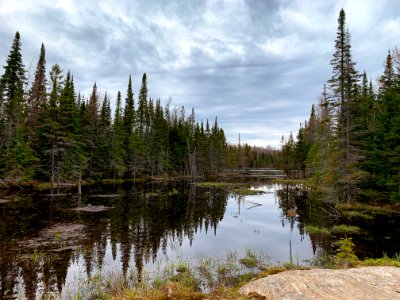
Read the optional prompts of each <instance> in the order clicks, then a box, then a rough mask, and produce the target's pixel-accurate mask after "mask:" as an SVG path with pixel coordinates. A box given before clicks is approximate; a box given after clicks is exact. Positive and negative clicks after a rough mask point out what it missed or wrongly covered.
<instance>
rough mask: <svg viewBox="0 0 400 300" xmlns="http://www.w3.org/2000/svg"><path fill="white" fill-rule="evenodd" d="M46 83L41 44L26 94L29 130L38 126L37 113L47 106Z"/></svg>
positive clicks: (44, 54) (44, 59) (44, 52)
mask: <svg viewBox="0 0 400 300" xmlns="http://www.w3.org/2000/svg"><path fill="white" fill-rule="evenodd" d="M46 84H47V80H46V51H45V48H44V45H43V44H42V46H41V48H40V55H39V60H38V63H37V66H36V71H35V80H34V82H33V84H32V87H31V89H30V91H29V95H28V109H29V116H28V126H29V128H30V129H31V130H34V129H35V128H36V127H37V126H38V124H37V120H38V118H39V115H40V114H41V113H43V111H44V110H45V108H46V106H47V92H46Z"/></svg>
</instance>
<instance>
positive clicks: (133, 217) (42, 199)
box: [0, 180, 400, 299]
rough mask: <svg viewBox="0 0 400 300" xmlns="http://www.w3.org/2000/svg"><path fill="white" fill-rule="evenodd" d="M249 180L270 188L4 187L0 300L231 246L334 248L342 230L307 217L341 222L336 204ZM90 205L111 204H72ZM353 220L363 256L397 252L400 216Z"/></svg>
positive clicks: (69, 289)
mask: <svg viewBox="0 0 400 300" xmlns="http://www.w3.org/2000/svg"><path fill="white" fill-rule="evenodd" d="M249 186H253V188H255V189H257V190H263V191H264V192H265V193H263V194H260V195H252V196H238V195H235V194H233V193H231V192H228V191H225V190H221V189H212V188H200V187H195V186H194V185H192V184H190V183H188V182H180V183H174V184H162V183H140V184H139V183H130V184H124V185H118V186H91V187H86V188H84V190H83V195H82V198H78V197H77V196H76V194H74V193H75V192H76V191H75V190H73V189H61V190H57V191H52V192H45V193H43V192H41V193H27V192H17V193H15V192H14V193H10V192H7V193H6V192H4V193H3V195H1V196H0V198H1V199H7V200H10V201H9V202H4V201H3V202H4V203H0V298H29V299H35V298H38V297H40V296H42V295H55V296H56V297H62V298H66V297H68V296H69V295H72V294H73V293H74V291H75V290H76V289H77V286H78V285H79V284H80V283H81V282H85V281H87V279H88V278H91V277H93V276H96V275H97V274H99V273H100V272H101V273H102V274H105V273H113V272H114V273H123V274H128V275H129V274H133V273H135V274H137V275H138V277H140V276H141V275H142V274H143V273H145V272H148V271H149V270H152V269H154V268H157V266H159V265H160V264H167V263H168V262H171V261H179V260H191V261H195V260H197V259H199V257H211V258H218V257H223V256H224V255H226V253H227V251H230V252H232V251H234V252H236V253H237V256H238V257H243V256H244V254H245V252H246V250H247V249H251V250H253V251H254V252H255V253H264V254H266V255H268V256H269V257H270V261H271V263H275V262H280V263H284V262H289V261H292V262H293V263H305V261H306V260H310V259H313V258H314V257H315V256H319V255H323V254H324V253H326V252H328V253H331V252H332V251H333V247H332V245H333V242H334V239H335V238H338V237H335V236H330V237H318V236H310V235H309V234H307V232H306V231H305V225H307V224H313V225H321V226H326V227H331V226H332V224H333V223H334V222H338V221H337V220H334V219H332V217H331V216H330V215H329V214H327V213H326V212H327V210H328V209H329V208H327V207H325V206H323V205H322V204H320V203H319V204H315V203H314V202H312V201H311V200H310V199H308V198H307V197H306V195H305V194H304V192H303V191H302V190H301V189H300V188H299V187H296V186H288V185H287V186H283V185H278V184H271V183H269V182H268V180H257V183H253V184H251V183H249ZM87 205H91V206H98V205H105V206H110V207H113V208H112V209H110V210H107V211H101V212H85V211H74V210H71V209H72V208H77V207H82V206H87ZM346 221H347V222H348V223H351V224H357V225H358V226H360V227H361V228H362V229H363V234H362V235H358V236H356V237H354V241H355V242H356V245H357V249H358V250H357V251H358V253H357V254H358V255H359V256H360V257H365V256H369V257H374V256H381V255H382V253H383V252H386V253H388V254H393V253H396V252H399V245H400V240H399V236H400V234H399V233H400V232H399V229H398V227H399V226H398V225H399V223H400V218H399V216H398V214H393V215H376V216H374V218H373V219H372V220H371V219H368V220H364V219H357V218H353V219H348V220H346ZM55 226H59V227H55ZM63 226H64V228H67V229H68V230H66V232H62V228H63ZM68 226H72V227H68ZM74 226H75V227H74ZM54 228H56V229H54ZM57 228H61V229H60V232H58V231H57V230H58V229H57Z"/></svg>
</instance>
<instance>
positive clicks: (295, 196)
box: [276, 184, 331, 255]
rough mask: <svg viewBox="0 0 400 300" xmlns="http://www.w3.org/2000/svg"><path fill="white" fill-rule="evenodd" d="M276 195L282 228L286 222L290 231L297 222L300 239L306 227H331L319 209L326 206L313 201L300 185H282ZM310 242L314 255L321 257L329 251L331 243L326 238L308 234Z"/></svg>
mask: <svg viewBox="0 0 400 300" xmlns="http://www.w3.org/2000/svg"><path fill="white" fill-rule="evenodd" d="M276 195H277V199H278V204H279V207H280V208H281V209H282V214H281V222H282V226H285V223H286V222H288V223H289V225H290V230H291V231H292V230H293V228H294V224H295V223H296V222H297V226H298V230H299V233H300V235H301V236H302V237H303V236H304V234H305V227H306V225H315V226H320V227H331V220H329V217H328V216H326V214H324V213H323V212H324V210H322V209H321V208H322V207H325V206H326V205H325V204H324V203H323V202H322V201H313V199H311V197H309V195H308V194H307V191H306V190H305V189H304V188H303V187H302V186H301V185H290V184H286V185H282V186H281V188H278V189H277V190H276ZM310 240H311V244H312V248H313V252H314V255H322V254H321V253H326V251H330V250H331V249H330V248H331V247H330V245H331V242H330V240H329V239H328V238H327V237H324V236H321V235H314V234H310Z"/></svg>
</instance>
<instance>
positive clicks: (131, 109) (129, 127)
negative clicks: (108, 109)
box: [124, 75, 135, 138]
mask: <svg viewBox="0 0 400 300" xmlns="http://www.w3.org/2000/svg"><path fill="white" fill-rule="evenodd" d="M124 127H125V133H126V137H127V138H129V137H130V135H131V134H132V132H133V130H134V127H135V102H134V99H133V91H132V78H131V76H130V75H129V82H128V90H127V93H126V100H125V110H124Z"/></svg>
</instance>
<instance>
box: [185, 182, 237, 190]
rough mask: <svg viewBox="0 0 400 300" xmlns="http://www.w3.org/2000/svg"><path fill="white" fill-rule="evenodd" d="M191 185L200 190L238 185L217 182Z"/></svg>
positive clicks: (235, 185)
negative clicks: (200, 188)
mask: <svg viewBox="0 0 400 300" xmlns="http://www.w3.org/2000/svg"><path fill="white" fill-rule="evenodd" d="M193 185H195V186H197V187H202V188H222V189H226V188H235V187H238V184H234V183H229V182H219V181H204V182H194V183H193Z"/></svg>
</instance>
